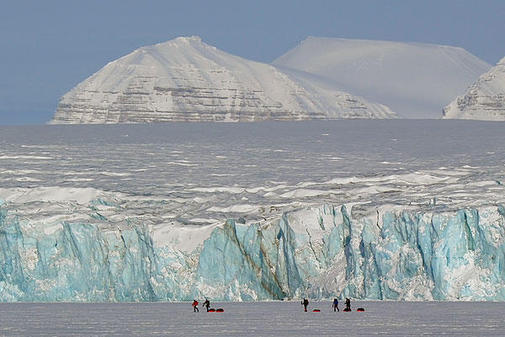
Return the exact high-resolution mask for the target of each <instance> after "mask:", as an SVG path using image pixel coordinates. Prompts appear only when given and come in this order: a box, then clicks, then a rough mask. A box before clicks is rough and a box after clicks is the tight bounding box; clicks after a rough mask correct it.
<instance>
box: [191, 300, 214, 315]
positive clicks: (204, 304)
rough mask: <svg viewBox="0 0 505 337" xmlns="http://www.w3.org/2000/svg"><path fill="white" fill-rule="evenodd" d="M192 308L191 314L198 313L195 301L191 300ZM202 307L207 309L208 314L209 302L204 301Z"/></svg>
mask: <svg viewBox="0 0 505 337" xmlns="http://www.w3.org/2000/svg"><path fill="white" fill-rule="evenodd" d="M192 306H193V312H200V310H198V301H197V300H193V304H192ZM202 307H205V308H207V312H209V308H210V302H209V300H208V299H205V302H203V304H202Z"/></svg>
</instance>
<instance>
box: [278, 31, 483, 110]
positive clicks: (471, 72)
mask: <svg viewBox="0 0 505 337" xmlns="http://www.w3.org/2000/svg"><path fill="white" fill-rule="evenodd" d="M274 64H275V65H277V66H282V67H287V68H291V69H296V70H299V71H304V72H307V73H311V74H314V75H317V76H320V77H322V78H325V79H327V80H331V81H333V83H334V84H335V85H337V86H338V87H340V88H341V89H342V90H345V91H347V92H350V93H352V94H354V95H359V96H362V97H364V98H366V99H368V100H371V101H374V102H379V103H382V104H385V105H387V106H389V107H390V108H391V109H392V110H393V111H395V112H397V113H398V115H399V116H400V117H404V118H440V116H441V112H442V108H443V107H444V106H445V105H446V104H448V103H449V102H450V101H451V100H452V99H454V97H456V96H457V95H460V94H461V93H462V92H464V91H465V89H466V88H467V87H468V86H469V85H471V84H472V83H473V82H474V81H475V80H476V79H477V78H478V77H479V76H480V75H481V74H483V73H484V72H486V71H488V70H489V69H490V68H491V65H489V64H487V63H486V62H484V61H482V60H480V59H479V58H477V57H476V56H474V55H472V54H470V53H468V52H467V51H465V50H464V49H462V48H457V47H450V46H441V45H434V44H424V43H404V42H391V41H370V40H349V39H338V38H317V37H309V38H307V39H306V40H304V41H302V42H301V43H300V44H299V45H298V46H297V47H295V48H293V49H292V50H290V51H288V52H287V53H286V54H284V55H283V56H281V57H279V58H278V59H277V60H275V61H274Z"/></svg>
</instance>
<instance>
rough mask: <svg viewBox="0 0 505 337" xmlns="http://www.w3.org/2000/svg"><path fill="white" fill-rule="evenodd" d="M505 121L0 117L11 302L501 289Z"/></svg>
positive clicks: (434, 295)
mask: <svg viewBox="0 0 505 337" xmlns="http://www.w3.org/2000/svg"><path fill="white" fill-rule="evenodd" d="M503 126H504V125H503V123H490V122H476V121H445V120H443V121H429V120H425V121H416V120H389V121H358V120H350V121H332V122H316V121H313V122H293V123H285V122H263V123H258V124H241V123H239V124H212V123H196V124H191V123H189V124H184V123H181V124H166V125H115V126H23V127H1V128H0V145H1V146H0V158H1V160H0V182H1V189H0V200H1V201H0V211H1V213H0V221H1V229H2V231H1V232H0V245H1V246H2V247H3V248H2V250H0V256H1V259H0V263H2V271H3V273H2V274H0V296H1V298H0V300H1V301H144V300H152V301H158V300H188V299H191V298H192V297H195V296H198V297H201V296H209V297H211V298H215V299H219V298H222V299H227V300H258V299H268V298H283V297H297V296H303V295H310V296H313V297H315V298H321V297H322V298H325V297H332V296H335V295H340V294H349V295H353V296H355V297H362V298H390V299H391V298H394V299H411V300H413V299H466V300H476V299H486V300H502V299H503V298H505V294H504V293H503V289H504V286H503V285H504V271H503V268H502V267H500V266H503V263H502V252H503V247H504V243H503V242H504V240H505V234H504V228H505V227H504V225H503V223H504V221H503V217H504V215H503V214H502V212H503V210H502V208H500V206H501V205H504V204H505V193H504V192H505V187H504V181H505V148H504V147H503V144H505V135H504V133H503ZM227 219H234V221H233V222H229V223H228V224H227V225H226V226H223V224H224V223H225V221H226V220H227ZM249 229H250V231H249ZM341 230H342V231H343V232H342V233H340V231H341ZM291 231H292V232H291ZM350 231H352V233H353V234H352V235H351V234H350ZM244 233H245V234H244ZM255 233H260V235H263V237H262V238H261V239H260V238H257V237H256V236H255V235H256V234H255ZM290 233H294V234H293V235H294V236H293V237H295V238H296V239H293V237H292V238H291V239H290V235H292V234H290ZM345 233H347V234H345ZM230 235H231V236H230ZM243 235H245V236H243ZM248 235H251V236H250V237H249V236H248ZM340 235H344V236H345V237H342V238H340ZM227 238H228V239H227ZM230 238H232V239H230ZM247 238H249V239H250V241H248V239H247ZM347 238H348V240H349V241H346V240H347ZM235 239H236V241H233V240H235ZM255 240H256V241H255ZM248 242H251V246H247V244H248ZM282 242H287V245H286V246H285V250H282V249H281V250H279V251H276V250H275V249H277V248H275V247H282V244H281V243H282ZM332 242H333V243H335V244H332ZM342 242H344V243H343V246H342V247H341V246H340V243H342ZM346 242H347V243H346ZM348 243H350V244H351V245H350V246H349V245H348V246H347V247H348V248H343V247H346V244H348ZM364 243H366V245H367V246H366V247H365V246H363V244H364ZM235 244H237V246H234V245H235ZM257 244H258V246H256V245H257ZM276 245H277V246H276ZM375 245H376V246H375ZM224 247H228V248H227V249H228V250H225V249H224ZM234 247H235V248H236V249H235V248H234ZM368 247H371V248H370V249H371V250H369V248H368ZM232 248H233V249H232ZM229 249H232V250H229ZM290 254H293V255H290ZM369 254H370V255H369ZM265 256H266V257H268V258H271V259H272V260H269V261H267V262H266V263H265V264H264V266H263V267H262V268H265V269H261V268H260V269H259V270H258V269H256V268H258V267H257V266H258V265H259V263H260V262H258V261H257V260H256V259H259V258H260V257H262V258H264V257H265ZM284 258H286V259H287V260H284ZM243 259H245V260H243ZM249 265H250V266H251V268H250V269H247V268H249V267H247V266H249ZM396 265H397V266H398V267H397V268H396V267H395V268H393V267H394V266H396ZM246 267H247V268H246ZM223 268H224V269H223ZM241 268H242V269H241ZM243 268H246V269H243ZM290 268H291V269H290ZM293 268H294V269H293ZM376 268H378V269H376ZM269 273H271V274H269ZM381 273H382V274H381ZM378 275H379V276H378ZM262 277H263V278H262Z"/></svg>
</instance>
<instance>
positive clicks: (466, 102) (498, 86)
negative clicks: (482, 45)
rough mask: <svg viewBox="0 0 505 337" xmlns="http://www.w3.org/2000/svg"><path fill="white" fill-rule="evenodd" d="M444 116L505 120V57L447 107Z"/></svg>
mask: <svg viewBox="0 0 505 337" xmlns="http://www.w3.org/2000/svg"><path fill="white" fill-rule="evenodd" d="M443 118H447V119H449V118H459V119H480V120H491V121H493V120H494V121H496V120H498V121H503V120H505V57H504V58H502V59H501V60H500V62H498V64H497V65H496V66H495V67H493V68H491V70H489V71H488V72H487V73H485V74H483V75H482V76H480V77H479V79H478V80H477V81H476V82H475V83H474V84H473V85H472V86H471V87H470V88H468V90H467V91H466V93H465V94H464V95H463V96H458V97H457V98H456V99H455V100H454V101H452V102H451V103H450V104H449V105H448V106H447V107H445V109H444V117H443Z"/></svg>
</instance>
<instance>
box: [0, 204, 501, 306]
mask: <svg viewBox="0 0 505 337" xmlns="http://www.w3.org/2000/svg"><path fill="white" fill-rule="evenodd" d="M100 220H101V221H104V220H107V219H104V218H103V219H100ZM126 222H127V223H125V224H122V226H121V228H120V227H116V228H117V229H111V228H114V226H109V227H107V228H104V227H103V226H99V225H97V224H93V223H71V222H61V223H59V227H58V229H56V230H52V231H51V232H49V234H48V233H45V232H44V228H43V227H44V226H45V225H46V224H42V225H41V224H37V223H31V222H30V221H29V220H24V219H19V218H18V217H17V216H16V212H15V210H13V209H9V208H8V203H4V204H2V205H0V301H4V302H6V301H159V300H170V301H177V300H190V299H193V298H197V297H200V298H201V297H203V296H206V297H209V298H212V299H214V300H234V301H236V300H238V301H240V300H243V301H248V300H268V299H285V298H298V297H302V296H308V297H311V298H330V297H334V296H351V297H353V298H361V299H394V300H505V208H504V207H503V206H486V207H480V208H473V209H462V210H459V211H457V212H450V213H436V212H433V213H428V212H425V213H422V212H416V211H415V210H393V209H389V210H388V209H384V210H378V211H377V214H376V215H374V216H367V217H360V218H355V217H353V216H352V206H351V205H347V206H346V205H343V206H338V207H337V206H330V205H324V206H321V207H318V208H305V209H300V210H297V211H292V212H287V213H284V214H283V215H282V217H281V218H280V219H278V220H276V221H270V222H266V223H253V224H243V223H239V221H234V220H228V221H226V223H225V224H224V225H223V226H219V227H216V228H215V229H214V230H213V231H212V232H211V233H210V236H208V238H207V239H206V240H205V241H203V243H202V244H200V245H198V246H197V248H195V249H194V250H192V251H190V252H186V251H182V250H178V249H176V248H174V247H173V246H171V245H168V244H165V245H163V244H162V243H161V242H156V243H155V242H154V241H153V233H152V230H151V229H150V227H149V226H148V225H142V224H140V225H139V224H135V223H133V222H132V223H128V221H126ZM53 226H54V224H53Z"/></svg>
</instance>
